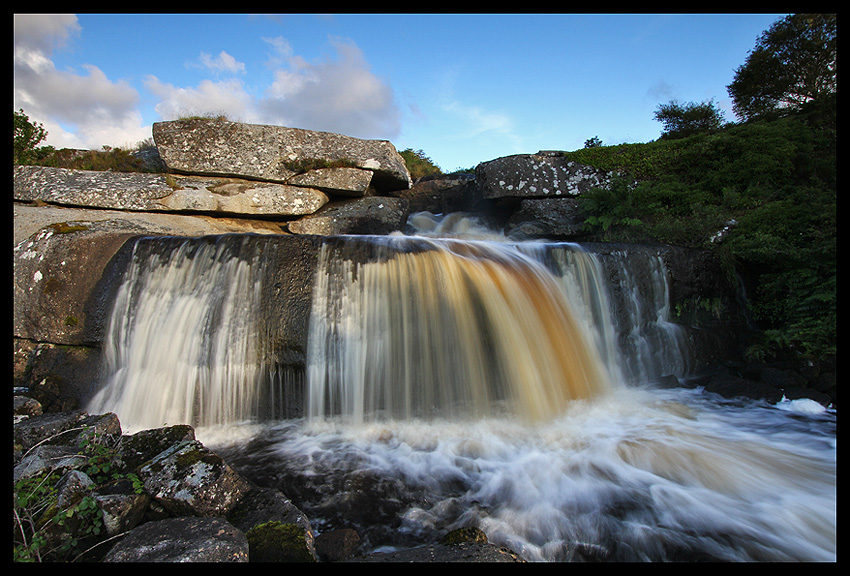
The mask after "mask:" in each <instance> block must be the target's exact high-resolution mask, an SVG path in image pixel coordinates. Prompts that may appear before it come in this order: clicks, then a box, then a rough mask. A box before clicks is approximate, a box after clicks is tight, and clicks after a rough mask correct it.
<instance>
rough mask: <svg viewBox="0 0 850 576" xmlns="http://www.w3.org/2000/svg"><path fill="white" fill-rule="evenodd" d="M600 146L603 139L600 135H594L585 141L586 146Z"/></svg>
mask: <svg viewBox="0 0 850 576" xmlns="http://www.w3.org/2000/svg"><path fill="white" fill-rule="evenodd" d="M600 146H602V140H600V139H599V136H594V137H593V138H589V139H588V140H585V141H584V147H585V148H598V147H600Z"/></svg>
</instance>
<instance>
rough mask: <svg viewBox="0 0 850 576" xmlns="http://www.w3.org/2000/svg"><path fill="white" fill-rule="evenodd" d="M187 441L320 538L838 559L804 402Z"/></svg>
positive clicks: (614, 397) (613, 554)
mask: <svg viewBox="0 0 850 576" xmlns="http://www.w3.org/2000/svg"><path fill="white" fill-rule="evenodd" d="M199 434H201V435H202V436H203V435H204V434H207V435H208V436H209V441H211V442H212V443H213V444H215V443H217V442H218V443H219V445H220V447H221V451H222V453H223V454H225V455H227V459H228V460H229V461H233V463H234V465H235V466H236V467H237V468H239V469H241V470H242V471H243V472H245V473H246V474H248V475H249V476H252V477H254V478H255V479H257V480H258V481H261V482H263V483H264V484H267V485H272V486H278V487H279V488H280V489H281V490H283V491H284V493H286V494H288V495H289V496H290V498H292V499H293V500H294V501H295V502H296V504H298V505H299V506H300V507H301V508H302V509H303V510H304V511H305V513H307V514H308V516H309V517H310V519H311V522H313V525H314V527H315V528H316V529H317V530H318V531H320V532H321V531H325V530H329V529H333V528H342V527H354V528H356V529H357V530H358V531H360V532H361V534H362V535H363V536H364V540H365V542H366V544H367V546H369V547H371V548H376V549H386V548H393V547H405V546H414V545H417V544H422V543H424V542H429V541H435V540H437V539H439V537H440V536H442V535H443V534H444V533H446V532H447V531H448V530H451V529H453V528H457V527H465V526H477V527H480V528H481V529H483V530H484V532H485V533H486V534H487V535H488V538H489V540H490V541H491V542H493V543H496V544H499V545H503V546H507V547H509V548H511V549H513V550H514V551H516V552H518V553H519V554H520V555H522V556H523V557H524V558H526V559H527V560H531V561H562V560H610V561H644V560H646V561H675V560H683V561H686V560H728V561H750V560H757V561H768V560H773V561H787V560H805V561H830V560H834V559H835V557H836V514H837V512H836V494H835V491H836V484H835V476H836V475H835V465H836V462H835V415H834V414H833V413H830V412H828V411H825V410H824V409H823V408H821V407H820V406H817V405H814V404H813V403H811V402H807V401H795V402H784V403H782V404H780V405H778V406H769V405H764V404H757V403H756V404H753V403H748V402H736V401H725V400H721V399H718V398H712V397H707V396H706V395H704V394H703V393H702V392H701V391H700V390H698V389H696V390H688V389H677V390H652V389H636V388H622V389H618V390H616V391H614V392H612V393H610V394H606V395H604V396H602V397H597V398H594V399H592V400H581V401H576V402H573V403H572V404H571V405H570V406H569V407H568V408H567V409H566V410H564V412H563V413H562V414H560V415H558V416H557V417H555V418H553V419H551V420H547V421H545V422H539V423H536V424H529V423H527V422H525V421H522V420H519V419H517V418H515V417H511V416H505V417H498V416H490V417H487V418H481V419H470V420H451V421H447V420H442V419H433V420H427V421H426V420H403V421H399V420H388V421H382V422H370V423H361V424H352V423H350V422H346V421H345V420H344V419H342V418H330V419H323V420H321V421H307V420H290V421H284V422H279V423H276V424H269V425H266V426H262V427H259V428H257V427H255V426H253V425H246V426H245V427H244V428H241V429H240V428H238V427H237V428H231V429H228V430H226V431H222V430H220V429H218V430H207V431H203V430H201V431H199ZM234 435H235V436H236V437H238V436H240V435H244V436H245V440H244V441H239V442H236V443H235V444H234V443H233V442H234V440H233V438H234ZM249 438H250V440H249Z"/></svg>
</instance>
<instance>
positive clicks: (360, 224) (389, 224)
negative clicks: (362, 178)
mask: <svg viewBox="0 0 850 576" xmlns="http://www.w3.org/2000/svg"><path fill="white" fill-rule="evenodd" d="M408 214H409V209H408V203H407V200H405V199H403V198H390V197H386V196H367V197H365V198H358V199H356V200H350V201H344V202H332V203H330V204H328V205H327V206H325V207H323V208H322V209H321V210H319V211H317V212H316V213H315V214H311V215H309V216H305V217H303V218H301V219H299V220H295V221H292V222H290V223H289V225H288V229H289V231H290V232H292V233H294V234H314V235H322V236H330V235H334V234H389V233H390V232H395V231H397V230H401V229H402V228H403V227H404V224H405V222H406V221H407V216H408Z"/></svg>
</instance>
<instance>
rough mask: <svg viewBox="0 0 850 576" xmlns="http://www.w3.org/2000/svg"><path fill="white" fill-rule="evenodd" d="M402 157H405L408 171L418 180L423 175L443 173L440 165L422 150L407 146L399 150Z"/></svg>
mask: <svg viewBox="0 0 850 576" xmlns="http://www.w3.org/2000/svg"><path fill="white" fill-rule="evenodd" d="M399 154H401V157H402V158H404V163H405V165H406V166H407V171H408V172H410V176H411V178H413V180H416V179H417V178H422V177H423V176H431V175H432V174H442V173H443V171H442V170H440V167H439V166H437V165H436V164H434V163H433V162H432V161H431V159H430V158H428V157H427V156H426V155H425V153H424V152H423V151H422V150H413V149H412V148H407V149H406V150H401V151H399Z"/></svg>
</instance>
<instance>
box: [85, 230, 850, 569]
mask: <svg viewBox="0 0 850 576" xmlns="http://www.w3.org/2000/svg"><path fill="white" fill-rule="evenodd" d="M412 221H413V222H414V223H418V224H419V230H418V231H417V232H416V233H415V234H414V235H412V236H403V235H394V236H385V237H350V238H345V239H338V240H340V241H337V242H332V243H326V244H325V245H323V246H322V248H321V250H320V252H319V263H318V268H317V274H316V278H315V282H314V285H313V298H312V306H313V308H312V313H311V315H310V326H309V342H308V350H307V358H306V368H305V370H304V371H303V373H297V374H286V375H285V378H286V379H287V382H286V384H287V386H289V387H291V388H293V389H295V388H297V387H298V386H303V387H304V391H305V398H304V400H303V402H304V406H303V416H302V417H298V418H285V417H281V416H279V415H278V416H277V417H275V416H274V414H273V415H272V416H271V417H268V416H266V417H263V418H259V417H258V414H260V413H261V412H262V408H263V405H264V404H267V403H268V402H269V400H268V398H269V394H268V393H263V394H261V393H260V390H267V389H268V388H269V386H271V387H272V388H275V389H276V390H277V392H275V393H276V394H277V395H278V396H280V395H281V394H282V392H280V390H281V385H282V384H281V378H282V376H280V371H279V370H276V368H275V367H273V366H272V367H270V366H269V362H270V361H269V357H268V355H267V353H266V351H265V347H264V343H263V339H264V332H265V331H267V328H263V329H258V327H260V326H263V327H267V326H268V323H269V319H268V318H263V317H261V316H262V313H261V312H259V311H261V310H263V309H264V308H263V307H262V305H261V303H262V300H263V298H267V297H268V296H267V288H266V287H265V286H264V285H263V280H262V278H264V277H265V276H264V275H263V274H259V273H258V269H260V268H261V267H262V266H264V262H263V258H262V254H261V251H258V250H257V249H256V248H254V247H253V244H252V243H251V242H248V241H243V240H239V239H238V238H230V239H228V240H226V241H217V242H211V241H188V240H187V241H184V242H179V243H173V242H172V243H170V244H168V246H169V249H168V250H163V248H162V244H161V243H158V242H156V241H154V240H148V241H140V242H139V243H138V244H137V246H136V250H135V252H134V258H133V260H132V263H131V265H130V266H129V267H128V269H127V272H126V273H125V277H124V280H123V283H122V285H121V286H120V288H119V290H118V292H117V296H116V299H115V303H114V310H113V314H112V321H111V324H110V326H109V333H108V338H107V346H106V348H107V366H106V367H105V369H106V374H107V378H106V380H105V385H104V387H103V389H102V390H101V392H100V393H99V394H98V396H97V397H96V398H95V399H94V400H93V401H92V403H91V405H90V409H91V410H93V411H106V410H110V411H114V412H116V413H117V414H118V415H119V417H120V419H121V422H122V425H124V427H125V428H126V429H128V430H130V431H133V429H134V428H135V429H141V428H145V427H155V426H161V425H163V424H165V423H168V424H175V423H179V422H187V423H191V424H194V425H196V426H197V427H198V431H197V433H198V437H199V438H200V439H201V440H202V441H204V442H205V443H207V444H209V445H211V446H213V447H214V448H216V449H217V450H218V451H219V452H220V453H221V454H222V455H223V456H224V457H225V458H226V459H227V460H228V462H231V463H232V464H233V465H234V466H235V467H236V468H237V469H239V470H240V471H242V472H243V473H244V474H246V475H248V476H249V477H251V478H253V479H254V480H255V481H257V482H259V483H261V484H265V485H271V486H276V487H278V488H280V489H281V490H282V491H283V493H284V494H286V495H287V496H288V497H289V498H291V499H292V500H293V501H294V502H295V503H296V504H297V505H298V506H299V507H301V508H302V510H304V512H305V513H306V514H307V515H308V517H310V520H311V522H312V524H313V526H314V528H315V529H316V530H317V531H319V532H323V531H327V530H331V529H334V528H342V527H354V528H356V529H357V530H358V531H359V532H360V533H361V536H362V537H363V541H364V543H365V545H366V547H367V548H368V549H370V550H382V549H388V548H398V547H405V546H414V545H417V544H422V543H425V542H430V541H434V540H436V539H438V538H439V537H440V536H441V535H442V534H444V533H445V532H446V531H448V530H450V529H453V528H456V527H465V526H477V527H480V528H481V529H483V530H484V531H485V533H487V535H488V538H489V540H490V541H491V542H493V543H495V544H499V545H504V546H507V547H509V548H511V549H513V550H515V551H516V552H518V553H519V554H520V555H522V556H523V557H525V558H526V559H528V560H534V561H559V560H614V561H616V560H620V561H623V560H650V561H661V560H701V559H711V560H820V561H823V560H826V561H830V560H834V559H835V557H836V514H837V512H836V483H835V477H836V440H835V427H836V417H835V413H834V412H833V411H829V410H825V409H823V408H821V407H820V406H819V405H815V404H814V403H809V402H805V401H803V402H800V401H797V402H782V403H780V404H779V405H775V406H773V405H767V404H764V403H753V402H744V401H729V400H722V399H719V398H715V397H710V396H709V395H706V394H704V393H703V392H702V391H701V389H699V388H696V389H689V388H678V389H668V390H661V389H656V388H654V387H653V386H652V382H654V381H655V380H656V379H657V378H659V377H660V376H664V375H667V374H675V375H676V376H678V377H679V378H683V379H684V378H688V377H689V376H692V375H693V372H694V370H695V369H696V368H695V366H696V363H695V360H694V358H693V357H692V356H693V351H692V350H691V348H690V346H689V342H688V339H687V337H686V335H685V334H684V333H683V331H682V328H681V327H680V326H678V325H676V324H675V323H674V322H672V321H671V319H670V310H669V296H668V290H669V288H668V284H667V282H668V279H667V277H666V270H665V268H664V263H663V261H662V259H661V258H660V257H658V255H656V254H654V253H652V252H651V251H643V252H641V251H638V252H633V253H629V252H623V253H614V254H612V255H609V256H608V258H607V260H605V261H604V262H603V259H601V258H600V257H599V256H598V255H595V254H591V253H589V252H587V251H586V250H584V249H583V248H582V247H580V246H577V245H573V244H563V243H562V244H551V243H537V242H530V243H520V244H509V243H506V242H505V241H504V239H503V238H500V237H494V236H493V235H490V234H489V233H487V232H486V231H485V230H482V229H480V228H477V227H475V226H471V225H470V222H469V221H468V220H457V219H455V220H453V221H451V222H450V221H448V220H446V219H439V218H434V217H430V216H429V215H418V216H417V217H415V218H413V219H412ZM449 225H453V227H452V228H451V229H448V228H447V227H448V226H449ZM458 225H460V226H461V227H462V228H463V230H462V231H463V232H464V233H463V234H462V235H460V236H462V237H458V236H459V234H458V233H457V231H458V229H459V228H458ZM612 282H613V283H614V284H616V286H614V285H612ZM615 288H616V289H615ZM270 374H277V376H276V377H270V376H269V375H270Z"/></svg>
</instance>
